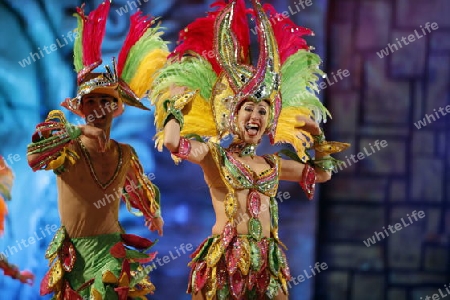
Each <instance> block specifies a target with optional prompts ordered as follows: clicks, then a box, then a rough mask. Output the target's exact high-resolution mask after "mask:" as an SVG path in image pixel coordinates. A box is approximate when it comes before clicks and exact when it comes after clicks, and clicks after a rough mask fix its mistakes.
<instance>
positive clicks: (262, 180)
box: [221, 149, 278, 197]
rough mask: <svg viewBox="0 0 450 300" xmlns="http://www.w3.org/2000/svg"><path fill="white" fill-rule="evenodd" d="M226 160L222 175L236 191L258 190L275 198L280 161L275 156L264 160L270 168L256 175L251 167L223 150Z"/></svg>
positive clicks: (267, 156)
mask: <svg viewBox="0 0 450 300" xmlns="http://www.w3.org/2000/svg"><path fill="white" fill-rule="evenodd" d="M222 151H223V153H222V157H223V158H224V161H223V166H222V170H221V171H222V173H223V175H224V177H225V180H227V181H228V183H229V184H230V185H231V186H232V187H233V188H234V189H236V190H244V189H249V190H256V191H258V192H260V193H261V194H264V195H266V196H268V197H274V196H275V194H276V192H277V189H278V160H277V159H276V157H275V156H274V155H265V156H263V158H264V159H265V160H266V161H267V163H268V164H269V165H270V168H269V169H267V170H265V171H263V172H261V173H259V174H256V173H255V172H254V171H253V170H252V169H251V168H250V167H249V166H247V165H246V164H244V163H242V162H241V161H239V160H238V159H236V158H234V157H233V156H232V154H231V153H229V152H226V151H224V149H222Z"/></svg>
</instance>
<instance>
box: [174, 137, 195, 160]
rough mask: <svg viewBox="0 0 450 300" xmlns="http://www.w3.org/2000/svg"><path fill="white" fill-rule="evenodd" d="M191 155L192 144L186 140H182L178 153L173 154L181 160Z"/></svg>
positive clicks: (182, 138) (183, 138)
mask: <svg viewBox="0 0 450 300" xmlns="http://www.w3.org/2000/svg"><path fill="white" fill-rule="evenodd" d="M190 153H191V142H190V141H189V140H188V139H187V138H185V137H181V138H180V145H179V146H178V152H172V154H173V155H175V156H176V157H179V158H181V159H187V158H188V157H189V154H190Z"/></svg>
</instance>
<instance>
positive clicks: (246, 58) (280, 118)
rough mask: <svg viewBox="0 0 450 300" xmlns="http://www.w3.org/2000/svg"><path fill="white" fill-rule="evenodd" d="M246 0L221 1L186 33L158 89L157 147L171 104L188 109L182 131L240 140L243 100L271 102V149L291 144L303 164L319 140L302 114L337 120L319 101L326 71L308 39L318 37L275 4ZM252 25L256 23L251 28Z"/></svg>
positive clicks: (154, 97)
mask: <svg viewBox="0 0 450 300" xmlns="http://www.w3.org/2000/svg"><path fill="white" fill-rule="evenodd" d="M251 4H252V8H247V7H246V3H245V0H234V1H223V0H222V1H216V2H215V3H214V4H212V7H215V8H216V10H214V11H211V12H209V13H208V15H207V16H206V17H203V18H199V19H197V20H195V21H194V22H192V23H191V24H189V25H188V26H187V27H186V28H185V29H184V30H182V31H181V32H180V38H179V45H178V46H177V47H176V49H175V50H174V51H173V52H172V53H171V54H170V55H169V60H168V63H167V64H166V66H165V67H164V68H162V69H160V70H159V71H158V73H157V75H156V78H155V80H154V85H153V86H152V88H151V90H152V92H151V99H152V102H153V104H154V105H155V107H156V110H155V124H156V127H157V129H158V130H159V131H158V132H157V134H156V144H157V147H158V149H162V141H163V135H164V132H163V127H164V122H165V107H164V106H165V105H164V103H165V102H166V100H167V99H171V100H173V101H174V103H175V104H174V105H175V107H178V108H181V111H182V113H183V118H184V124H183V127H182V128H181V134H182V135H184V136H193V135H197V136H200V137H202V138H206V139H208V138H211V139H213V140H217V141H220V140H222V139H224V138H225V137H226V136H228V135H229V134H232V135H237V136H239V135H240V133H239V128H238V124H237V111H238V109H239V108H240V106H241V104H242V103H243V101H247V100H251V101H254V102H256V103H258V102H260V101H266V102H268V103H269V104H270V110H269V119H268V126H267V129H266V132H265V133H266V134H268V136H269V138H270V142H271V143H272V144H275V143H289V144H291V145H292V146H293V147H294V149H295V151H296V153H297V156H298V157H299V158H300V159H301V161H303V162H306V161H308V159H309V158H308V155H307V154H306V150H308V149H310V148H311V147H312V145H313V143H314V140H313V138H312V136H311V134H310V133H309V132H307V131H305V130H302V129H301V128H298V126H299V125H298V122H297V120H296V116H298V115H305V116H308V117H311V118H313V119H314V120H315V121H317V122H318V123H320V122H325V121H326V118H327V116H330V114H329V112H328V110H327V109H326V108H325V107H324V106H323V105H322V103H321V102H320V100H319V98H318V95H317V94H318V92H319V89H318V85H317V81H318V80H319V78H320V77H321V76H323V75H324V74H323V72H322V71H321V70H320V69H319V65H320V64H321V59H320V57H319V56H318V55H317V54H315V53H312V52H311V50H312V47H309V46H308V45H307V43H306V41H305V40H304V39H303V36H304V35H313V32H312V31H311V30H309V29H307V28H304V27H300V26H297V25H296V24H294V23H293V21H292V20H290V19H289V18H287V17H286V16H285V15H282V14H280V13H278V12H277V11H276V10H275V9H274V7H273V6H271V5H269V4H265V5H261V4H260V3H259V1H257V0H252V1H251ZM250 24H254V25H253V28H250ZM250 32H252V33H253V34H255V35H257V37H258V43H259V57H258V59H257V63H256V65H253V64H252V63H251V59H250Z"/></svg>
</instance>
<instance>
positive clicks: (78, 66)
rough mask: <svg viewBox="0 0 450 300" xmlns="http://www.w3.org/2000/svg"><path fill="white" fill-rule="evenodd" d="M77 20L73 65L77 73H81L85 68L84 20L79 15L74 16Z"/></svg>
mask: <svg viewBox="0 0 450 300" xmlns="http://www.w3.org/2000/svg"><path fill="white" fill-rule="evenodd" d="M74 16H75V17H76V18H77V28H76V33H77V34H76V37H75V42H74V43H73V65H74V67H75V71H76V72H79V71H81V70H82V69H83V68H84V65H83V45H82V43H81V42H82V40H83V19H82V18H81V17H80V15H79V14H74Z"/></svg>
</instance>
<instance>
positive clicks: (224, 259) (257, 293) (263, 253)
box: [187, 235, 291, 299]
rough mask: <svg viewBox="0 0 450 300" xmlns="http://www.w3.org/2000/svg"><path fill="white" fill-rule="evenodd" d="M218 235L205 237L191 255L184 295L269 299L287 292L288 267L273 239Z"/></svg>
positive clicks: (208, 297) (284, 257) (210, 297)
mask: <svg viewBox="0 0 450 300" xmlns="http://www.w3.org/2000/svg"><path fill="white" fill-rule="evenodd" d="M222 236H223V235H215V236H211V237H209V238H207V239H206V240H205V241H204V242H203V243H202V244H201V245H200V246H199V247H198V248H197V249H196V250H195V252H194V253H193V254H192V255H191V257H192V258H193V259H192V261H191V262H190V263H189V266H190V267H191V274H190V276H189V286H188V290H187V292H188V293H191V294H196V293H198V292H203V293H204V294H205V296H206V297H207V299H267V298H269V299H272V298H273V297H275V296H276V295H277V293H279V292H280V291H283V292H284V293H286V294H287V293H288V291H287V284H286V283H287V281H289V280H290V278H291V276H290V272H289V267H288V264H287V261H286V256H285V254H284V252H283V250H282V249H281V247H280V245H279V243H278V242H277V241H276V240H275V239H273V238H261V239H260V240H259V241H258V240H256V239H255V238H253V237H252V236H250V235H234V236H233V235H231V236H228V237H226V238H222ZM265 297H267V298H265Z"/></svg>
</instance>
